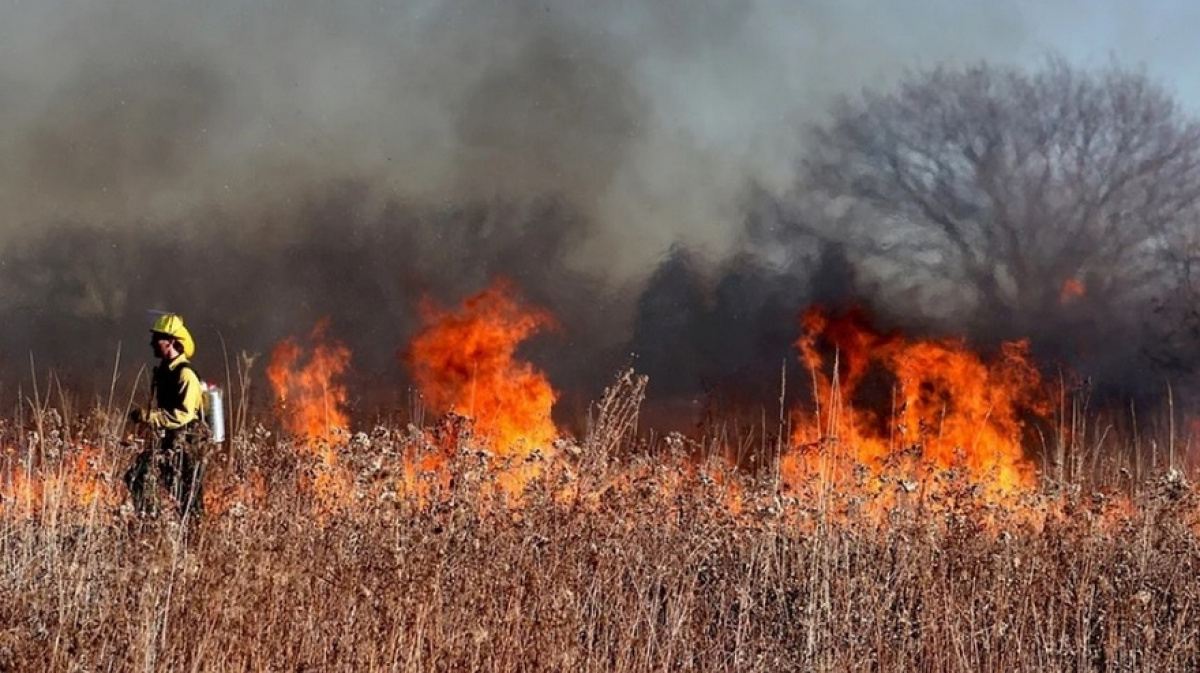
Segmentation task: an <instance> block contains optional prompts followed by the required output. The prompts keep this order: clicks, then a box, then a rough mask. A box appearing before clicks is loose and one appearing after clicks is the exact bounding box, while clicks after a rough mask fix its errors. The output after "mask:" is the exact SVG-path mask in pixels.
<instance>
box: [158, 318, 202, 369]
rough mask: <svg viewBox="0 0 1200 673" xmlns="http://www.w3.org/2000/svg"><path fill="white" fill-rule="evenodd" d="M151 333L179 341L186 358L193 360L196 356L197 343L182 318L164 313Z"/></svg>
mask: <svg viewBox="0 0 1200 673" xmlns="http://www.w3.org/2000/svg"><path fill="white" fill-rule="evenodd" d="M150 331H151V332H155V333H158V334H166V335H167V336H169V337H171V338H173V339H177V340H178V341H179V344H180V347H181V348H182V350H183V356H184V357H186V358H188V359H191V357H192V356H193V355H195V354H196V341H195V340H194V339H192V333H191V332H189V331H188V328H187V327H186V326H184V324H183V317H182V316H180V315H177V314H175V313H164V314H162V315H160V316H159V317H158V320H155V321H154V327H151V328H150Z"/></svg>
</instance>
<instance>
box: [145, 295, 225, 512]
mask: <svg viewBox="0 0 1200 673" xmlns="http://www.w3.org/2000/svg"><path fill="white" fill-rule="evenodd" d="M150 347H151V348H152V349H153V350H154V355H155V357H157V358H158V360H159V362H158V366H156V367H155V368H154V374H153V377H152V379H151V381H150V397H151V402H152V404H153V408H146V409H143V408H138V409H133V410H132V411H130V412H129V420H130V421H131V422H133V423H135V424H138V425H142V426H149V427H150V428H151V429H153V430H154V431H156V432H161V433H162V440H161V441H160V442H159V443H158V445H157V446H155V445H153V444H151V445H150V446H148V447H147V448H146V449H145V450H144V451H142V452H141V453H140V454H138V457H137V459H136V461H135V462H134V464H133V467H131V468H129V471H128V472H126V473H125V484H126V485H127V486H128V487H129V491H130V494H131V495H132V497H133V504H134V507H135V508H136V509H137V511H138V513H140V514H146V515H156V514H157V513H158V508H157V500H158V497H157V496H158V494H157V490H158V485H157V483H161V484H162V486H164V487H165V488H166V489H167V491H168V492H170V494H171V497H172V498H174V500H175V504H176V507H177V508H178V510H179V517H180V519H186V518H188V517H189V516H191V517H192V518H193V519H195V518H199V515H200V514H201V511H202V504H203V503H202V478H203V455H202V449H203V445H204V441H205V439H206V434H207V433H206V429H207V426H206V425H205V424H204V421H203V420H202V419H201V417H200V409H201V404H202V403H203V399H204V391H203V388H202V386H201V383H200V377H199V376H197V375H196V372H195V370H193V369H192V365H191V361H190V360H191V357H192V356H193V355H194V354H195V352H196V342H195V341H194V340H193V339H192V335H191V333H190V332H188V329H187V327H186V326H185V325H184V324H183V318H182V317H180V316H178V315H176V314H173V313H167V314H165V315H162V316H160V317H159V318H158V320H157V321H155V323H154V326H153V327H152V328H151V329H150ZM156 480H157V483H156Z"/></svg>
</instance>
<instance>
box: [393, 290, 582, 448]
mask: <svg viewBox="0 0 1200 673" xmlns="http://www.w3.org/2000/svg"><path fill="white" fill-rule="evenodd" d="M422 313H423V315H424V322H425V327H424V329H422V330H421V332H420V333H419V334H417V336H416V337H415V338H414V339H413V341H412V343H411V345H410V346H409V349H408V351H407V353H406V354H405V357H404V360H405V362H406V363H407V364H408V366H409V368H410V370H411V371H412V375H413V379H414V380H415V381H416V384H417V388H418V389H419V390H420V392H421V395H422V396H423V397H424V399H425V401H426V402H427V403H428V404H429V405H430V406H431V407H432V408H433V409H434V410H436V411H437V412H439V413H447V412H451V411H453V412H455V413H457V414H461V415H463V416H466V417H468V418H470V419H471V420H472V424H473V427H472V430H473V432H474V434H475V435H477V436H478V437H479V438H480V439H481V440H482V441H483V442H485V443H486V444H487V446H488V447H490V449H491V450H492V451H493V452H495V453H496V454H497V455H500V456H505V457H516V458H521V457H526V456H529V455H530V454H531V453H533V452H534V451H542V452H543V453H544V452H545V451H547V450H548V448H549V446H550V444H551V442H553V441H554V440H555V439H556V438H557V437H558V431H557V430H556V429H555V427H554V422H553V420H552V419H551V415H550V412H551V409H552V408H553V406H554V402H555V400H556V399H557V398H558V394H557V393H556V392H555V391H554V389H553V388H552V387H551V386H550V382H549V380H547V378H546V376H545V375H544V374H543V373H542V372H540V371H538V370H537V369H535V368H534V367H533V365H531V364H529V363H527V362H522V361H520V360H518V359H517V357H516V350H517V347H518V346H519V345H520V344H521V343H522V342H523V341H524V340H526V339H527V338H529V337H530V336H532V335H533V334H535V333H537V332H538V331H540V330H543V329H546V328H547V327H550V326H552V325H554V320H553V318H552V317H551V316H550V315H549V314H548V313H545V312H543V311H540V310H537V309H533V308H528V307H525V306H522V305H521V304H520V303H519V302H518V301H517V300H516V299H515V298H514V296H513V290H512V288H511V287H510V285H509V284H508V283H506V282H503V281H498V282H496V283H494V284H493V285H492V286H491V287H490V288H489V289H487V290H485V291H484V292H481V293H480V294H478V295H475V296H473V297H471V298H469V299H467V300H466V301H465V302H464V303H463V305H462V306H461V307H459V309H458V310H457V311H442V310H439V309H436V308H434V307H433V306H432V305H431V304H429V303H428V302H426V303H425V304H424V305H423V307H422Z"/></svg>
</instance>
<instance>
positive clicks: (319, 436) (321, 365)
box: [267, 319, 350, 442]
mask: <svg viewBox="0 0 1200 673" xmlns="http://www.w3.org/2000/svg"><path fill="white" fill-rule="evenodd" d="M328 328H329V321H328V319H322V320H320V321H318V322H317V324H316V325H314V326H313V328H312V331H311V332H310V333H309V335H308V339H309V341H310V342H311V343H312V349H311V352H310V353H309V355H308V358H307V361H304V362H302V360H303V359H304V349H303V348H302V347H301V346H300V344H299V343H297V342H296V340H295V339H291V338H289V339H286V340H284V341H282V342H280V343H279V344H278V345H277V346H276V347H275V349H274V350H273V351H272V352H271V363H270V364H269V365H268V366H267V378H268V379H269V380H270V382H271V388H272V389H273V390H274V391H275V396H276V399H277V400H278V401H279V405H280V406H279V408H280V420H281V421H282V422H283V424H284V427H285V428H287V430H288V431H289V432H291V433H293V434H295V435H299V436H302V437H306V438H308V439H312V440H324V441H326V442H328V441H330V440H331V439H332V438H333V436H334V434H335V432H336V431H337V430H339V429H341V430H344V429H346V428H347V427H348V426H349V419H348V417H347V415H346V411H345V406H346V387H345V386H344V385H343V384H341V383H340V382H339V381H338V379H339V377H341V375H342V374H343V373H344V372H345V371H346V369H347V367H349V365H350V349H349V348H347V347H346V346H344V345H343V344H342V343H340V342H338V341H336V340H327V339H326V336H325V333H326V331H327V330H328Z"/></svg>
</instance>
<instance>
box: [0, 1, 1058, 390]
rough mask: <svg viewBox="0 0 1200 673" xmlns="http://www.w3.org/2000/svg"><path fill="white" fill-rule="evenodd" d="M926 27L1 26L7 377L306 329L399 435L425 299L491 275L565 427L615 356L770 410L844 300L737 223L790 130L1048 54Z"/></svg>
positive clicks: (212, 350)
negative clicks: (911, 78) (516, 312)
mask: <svg viewBox="0 0 1200 673" xmlns="http://www.w3.org/2000/svg"><path fill="white" fill-rule="evenodd" d="M922 11H923V14H922V15H921V16H914V15H913V14H912V13H911V12H909V11H907V10H905V9H904V8H901V7H899V6H897V5H895V4H894V3H889V2H883V1H879V2H860V3H844V2H816V3H794V2H784V1H779V2H752V1H749V0H744V1H743V0H738V1H735V2H730V3H725V4H723V5H721V6H720V7H719V8H714V7H713V6H709V5H704V4H697V3H692V2H683V1H676V0H672V1H669V2H655V3H592V2H581V1H580V2H576V1H573V0H572V1H568V2H558V3H522V2H500V3H495V2H474V3H451V2H438V1H433V0H426V1H421V2H408V3H390V4H389V3H383V4H380V3H370V2H346V3H337V4H336V5H333V4H330V3H323V2H315V1H311V0H302V1H300V2H281V1H280V2H274V1H272V2H261V3H244V2H233V1H231V0H220V1H218V2H209V3H195V2H183V1H181V0H166V1H163V0H155V1H153V2H151V1H149V0H103V1H101V2H92V3H72V2H65V1H64V2H59V1H47V2H40V3H9V4H7V5H6V6H5V7H4V8H3V9H0V26H3V28H2V29H0V30H2V31H3V34H4V39H3V40H0V147H3V148H4V151H3V152H2V153H0V198H2V199H3V203H4V204H5V210H4V218H3V219H2V220H0V241H2V242H3V252H2V253H0V276H2V286H0V287H2V289H0V309H2V310H3V311H4V313H5V315H6V316H7V317H8V321H7V325H6V327H5V329H4V330H3V331H2V332H0V366H2V367H3V369H4V371H5V373H6V376H7V377H9V380H12V377H14V376H18V375H25V374H27V371H28V357H29V354H31V353H32V354H33V356H34V358H35V360H36V362H37V363H38V365H39V366H51V367H55V368H58V369H60V370H65V371H66V372H69V374H68V375H66V376H65V377H64V378H65V379H67V380H69V381H72V382H75V384H76V385H79V386H81V387H82V388H84V389H85V390H88V389H94V390H103V389H105V388H106V386H107V383H108V380H109V375H110V371H111V365H112V361H113V356H114V353H115V352H116V349H117V344H118V343H121V344H124V346H123V349H124V356H123V357H124V360H125V362H126V363H128V362H130V361H135V362H136V361H139V360H140V358H142V356H143V355H145V356H146V357H147V359H148V352H147V351H146V350H144V344H143V340H144V336H145V328H146V327H147V320H148V319H147V317H146V311H147V310H150V309H167V310H174V311H179V312H182V313H183V314H185V316H186V317H187V318H188V319H189V322H190V323H191V324H192V325H193V326H194V327H195V331H196V332H197V337H198V339H199V340H200V342H201V344H202V345H201V349H202V351H201V355H200V357H199V361H200V366H201V367H202V368H203V367H210V368H223V367H224V366H225V365H224V363H223V362H222V355H221V351H222V348H224V349H226V351H227V352H228V354H229V356H230V357H232V356H233V354H234V353H236V352H239V351H247V352H259V353H263V352H267V351H269V349H270V346H271V345H272V344H273V343H275V342H276V341H278V340H280V339H282V338H285V337H288V336H291V335H295V334H302V333H305V332H307V330H308V329H309V328H310V327H311V325H312V324H313V323H314V322H316V320H318V319H320V318H322V317H325V316H328V317H329V318H330V319H331V327H330V331H331V333H334V334H336V335H337V336H338V338H339V339H341V340H343V341H344V342H345V343H346V344H347V345H349V346H350V347H351V348H352V349H353V351H354V353H355V362H354V368H355V371H356V372H357V373H358V376H359V377H361V378H362V380H363V382H364V383H367V384H371V385H364V386H363V387H362V388H361V390H364V391H366V390H392V391H395V392H394V393H392V395H393V398H390V399H382V400H380V399H376V400H374V401H373V402H371V401H367V400H366V399H364V400H361V401H360V402H361V403H362V405H363V407H364V408H366V407H368V406H370V405H371V404H376V405H390V404H396V403H398V402H397V399H399V398H400V397H401V396H402V392H401V391H403V387H404V385H405V380H404V373H403V371H402V369H401V367H400V366H399V364H398V362H397V358H396V352H397V350H398V349H400V348H401V347H402V346H403V345H404V344H405V343H406V341H407V339H408V338H409V337H410V336H411V334H412V332H413V331H414V329H415V327H416V321H417V317H416V316H417V313H416V310H415V307H416V305H417V302H418V301H419V299H420V297H421V296H423V295H426V294H427V295H430V296H431V297H432V298H434V299H435V300H437V301H441V302H454V301H457V300H459V299H461V298H462V297H464V296H465V295H467V294H469V293H474V292H477V291H479V290H480V289H482V288H483V287H485V286H486V285H487V284H488V283H489V282H490V281H491V279H492V278H494V277H496V276H505V277H508V278H509V279H511V280H512V281H513V282H514V284H515V285H516V286H517V287H519V288H521V290H522V292H523V294H524V297H525V299H526V300H527V301H529V302H530V303H532V304H536V305H539V306H543V307H545V308H548V309H549V310H550V311H552V312H553V313H554V314H555V315H556V316H557V318H558V320H559V322H560V324H561V325H562V329H561V330H560V331H559V332H558V333H556V334H553V335H548V336H546V337H543V338H542V339H541V340H540V341H539V342H537V343H536V344H533V345H531V350H533V351H536V352H533V353H531V357H533V359H535V360H537V361H538V362H539V364H541V365H542V366H544V367H546V368H547V370H548V371H549V373H550V376H551V378H552V380H553V381H554V382H555V384H556V385H558V386H560V387H563V388H565V389H566V395H565V396H564V403H563V404H564V406H565V407H567V409H568V411H567V413H574V412H575V411H578V410H579V409H581V408H582V407H583V405H585V404H586V400H587V399H589V396H590V395H592V394H594V393H595V392H596V391H597V389H598V388H599V386H601V385H602V384H603V383H604V382H605V381H606V380H607V379H608V377H609V376H610V375H611V374H612V372H613V371H614V369H615V368H616V367H618V366H620V365H621V364H622V363H624V362H627V361H628V360H629V358H630V357H631V356H632V357H634V360H633V363H634V365H635V366H636V367H639V368H642V369H645V370H647V371H648V372H649V373H650V374H651V377H652V383H651V395H652V396H653V395H655V394H658V395H659V396H660V397H662V398H665V399H671V400H684V401H687V400H695V399H698V397H700V396H702V395H704V394H705V393H706V392H709V391H711V390H713V389H717V388H725V389H738V390H745V391H753V392H752V393H748V394H749V395H750V396H751V397H754V398H756V399H757V398H761V397H762V396H763V395H767V394H773V393H767V392H766V391H770V390H773V389H775V388H777V387H778V378H779V368H780V366H781V363H783V364H785V365H787V366H793V365H794V352H792V351H791V350H790V343H791V341H792V340H794V338H795V330H796V327H795V324H796V323H795V315H796V312H797V310H798V309H799V308H802V307H803V306H804V305H805V304H806V303H807V302H810V301H814V300H824V301H834V302H838V301H848V300H849V299H852V298H853V294H854V292H855V291H857V290H856V289H855V287H854V282H853V278H854V274H853V272H852V270H851V269H849V267H848V262H847V261H846V259H845V256H844V254H843V253H842V251H841V250H840V249H839V248H838V247H837V246H830V245H827V244H826V243H822V242H819V241H816V240H809V239H806V238H804V237H803V236H798V235H793V234H788V233H787V232H786V227H784V228H780V227H778V226H776V225H777V220H778V217H775V216H774V215H772V214H770V213H763V212H758V209H760V208H764V207H767V208H768V209H769V207H768V206H764V205H763V204H769V203H770V202H771V201H772V199H771V198H766V197H764V196H763V194H770V193H775V192H779V191H781V190H782V189H783V188H784V187H785V186H786V185H788V184H790V182H791V180H792V179H793V177H794V176H793V167H794V165H795V161H796V158H797V155H798V153H799V152H800V150H801V147H800V143H801V133H800V131H801V129H802V128H803V127H804V126H805V125H806V124H808V123H811V122H814V121H818V120H820V119H822V116H823V115H825V114H826V113H827V111H828V109H829V104H830V102H831V101H832V100H833V98H834V97H835V96H837V95H839V94H842V93H845V92H848V91H853V90H856V89H857V88H859V87H862V86H864V85H882V84H886V83H887V82H888V81H889V80H890V78H891V77H893V76H894V75H896V74H897V73H898V72H899V71H900V69H901V68H903V67H906V66H923V65H927V64H930V63H943V62H951V63H952V62H959V61H969V60H975V59H979V58H997V57H1004V56H1006V55H1010V54H1013V53H1021V54H1026V55H1035V54H1036V52H1038V51H1040V49H1041V48H1042V46H1043V45H1042V44H1041V43H1040V42H1039V39H1038V37H1037V35H1038V31H1037V29H1035V27H1033V26H1030V25H1028V24H1027V23H1026V22H1025V20H1023V19H1022V18H1020V16H1019V15H1018V14H1017V13H1016V11H1015V10H1006V9H1000V8H998V7H994V6H993V5H991V4H986V3H980V4H979V6H978V7H975V8H974V9H965V8H963V7H962V5H961V3H958V2H951V1H949V0H945V1H938V2H934V3H925V4H924V5H923V10H922ZM752 185H755V186H756V187H754V188H751V186H752ZM755 189H757V190H761V192H756V191H755ZM789 237H790V238H789ZM9 388H11V386H9ZM656 391H657V392H656ZM365 394H366V393H364V395H365ZM572 405H574V409H572Z"/></svg>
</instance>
